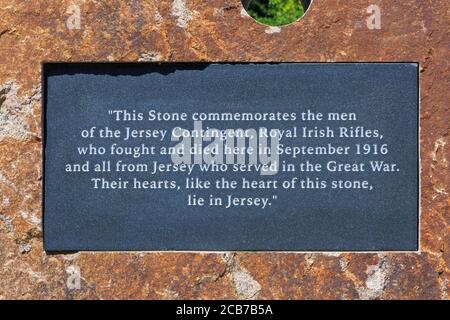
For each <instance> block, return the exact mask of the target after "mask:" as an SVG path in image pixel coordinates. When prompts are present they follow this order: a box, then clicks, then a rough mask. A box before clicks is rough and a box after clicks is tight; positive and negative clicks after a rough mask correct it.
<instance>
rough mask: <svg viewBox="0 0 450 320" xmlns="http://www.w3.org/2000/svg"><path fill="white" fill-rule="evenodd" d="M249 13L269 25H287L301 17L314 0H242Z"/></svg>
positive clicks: (258, 20)
mask: <svg viewBox="0 0 450 320" xmlns="http://www.w3.org/2000/svg"><path fill="white" fill-rule="evenodd" d="M241 2H242V5H243V6H244V8H245V10H246V11H247V13H248V14H249V15H250V16H251V17H252V18H253V19H255V20H256V21H257V22H259V23H262V24H265V25H268V26H285V25H287V24H290V23H292V22H295V21H297V20H298V19H300V18H301V17H302V16H303V15H304V14H305V12H306V10H308V8H309V7H310V5H311V2H312V0H241Z"/></svg>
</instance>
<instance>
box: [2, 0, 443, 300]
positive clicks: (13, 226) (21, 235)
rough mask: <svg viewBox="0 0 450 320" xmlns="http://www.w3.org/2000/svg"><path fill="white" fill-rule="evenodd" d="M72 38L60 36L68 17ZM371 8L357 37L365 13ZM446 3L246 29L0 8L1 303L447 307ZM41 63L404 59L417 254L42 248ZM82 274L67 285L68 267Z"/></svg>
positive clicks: (131, 13)
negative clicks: (329, 302) (417, 179)
mask: <svg viewBox="0 0 450 320" xmlns="http://www.w3.org/2000/svg"><path fill="white" fill-rule="evenodd" d="M72 4H76V5H78V6H79V8H80V13H81V26H80V27H81V28H80V29H73V30H69V29H68V28H67V24H66V22H67V19H68V18H69V16H70V11H68V8H69V6H70V5H72ZM371 4H376V5H378V6H379V7H380V8H381V29H380V30H369V29H368V28H367V24H366V19H367V17H368V15H369V14H368V13H367V7H368V6H369V5H371ZM449 21H450V4H449V2H448V0H434V1H423V0H404V1H390V0H348V1H338V0H315V1H313V4H312V7H311V8H310V9H309V11H308V12H307V14H306V15H305V16H304V17H303V18H302V19H300V20H299V21H297V22H295V23H292V24H290V25H288V26H285V27H281V28H277V27H275V28H274V27H267V26H264V25H261V24H258V23H256V22H255V21H254V20H253V19H252V18H250V17H249V16H248V15H247V14H246V13H245V11H244V10H243V8H242V6H241V4H240V0H210V1H201V0H174V1H156V0H147V1H140V0H129V1H124V0H122V1H119V0H110V1H106V0H103V1H102V0H99V1H88V0H70V1H65V0H63V1H61V0H58V1H56V0H35V1H19V0H0V299H85V298H92V299H109V298H111V299H113V298H116V299H118V298H123V299H208V298H222V299H234V298H239V299H448V297H449V296H448V294H449V262H450V248H449V243H450V233H449V222H450V212H449V211H450V210H449V208H450V196H449V193H450V174H449V172H450V167H449V161H450V106H449V79H450V70H449V69H450V68H449V63H450V36H449V31H450V24H449ZM46 61H64V62H71V61H73V62H79V61H91V62H95V61H102V62H108V61H109V62H117V61H121V62H123V61H130V62H136V61H317V62H333V61H417V62H419V63H420V68H421V69H420V103H421V105H420V158H421V175H420V176H421V212H420V250H419V252H407V253H400V252H397V253H396V252H391V253H386V252H380V253H281V252H252V253H250V252H237V253H234V252H225V253H195V252H193V253H181V252H179V253H177V252H132V253H127V252H116V253H108V252H97V253H95V252H81V253H67V254H64V253H61V254H47V253H45V252H44V251H43V245H42V204H41V200H42V174H43V173H42V151H41V150H42V136H41V99H42V93H41V64H42V62H46ZM73 266H76V267H78V268H79V270H80V272H81V283H80V289H70V288H69V287H68V286H67V281H68V277H69V273H68V272H67V269H68V268H70V267H73Z"/></svg>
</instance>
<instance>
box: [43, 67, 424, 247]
mask: <svg viewBox="0 0 450 320" xmlns="http://www.w3.org/2000/svg"><path fill="white" fill-rule="evenodd" d="M44 82H45V84H44V89H45V103H44V109H45V110H44V137H45V143H44V167H45V168H44V169H45V172H44V243H45V249H46V250H49V251H60V250H214V251H216V250H217V251H222V250H286V251H288V250H294V251H336V250H337V251H372V250H383V251H387V250H417V249H418V166H419V163H418V108H419V106H418V65H417V64H415V63H344V64H337V63H330V64H322V63H304V64H303V63H280V64H264V63H263V64H181V63H179V64H45V65H44ZM196 119H197V120H199V119H200V120H203V121H202V123H201V125H202V128H203V129H204V131H203V132H205V130H207V129H208V128H216V129H219V130H226V129H230V130H235V131H234V132H238V131H236V129H242V130H241V132H252V131H251V130H255V131H254V132H257V134H258V137H257V138H258V140H257V141H258V143H259V142H261V141H263V139H265V134H264V132H266V133H276V137H278V138H279V140H277V141H278V142H279V144H278V145H275V144H270V143H269V144H268V146H269V147H270V146H272V147H274V146H276V148H273V149H271V151H272V152H274V151H278V153H276V152H275V153H272V154H271V155H272V156H273V158H272V161H271V162H269V163H268V164H269V165H275V166H276V168H277V169H276V172H270V174H267V172H266V174H262V173H264V172H263V171H264V170H263V168H261V167H258V166H257V165H258V164H259V165H260V166H261V165H262V164H264V163H263V160H262V158H258V159H259V160H258V161H257V163H256V166H251V165H249V164H251V163H244V164H242V165H240V164H238V163H228V165H226V164H225V165H224V166H223V165H221V166H219V165H216V170H219V171H211V168H213V167H214V166H212V165H211V166H209V167H208V168H210V169H207V167H206V166H204V164H205V163H201V164H195V163H194V164H191V165H187V164H180V163H177V162H174V159H172V157H171V156H170V155H168V154H166V152H165V151H170V150H174V147H176V146H179V143H180V141H181V140H177V139H171V136H172V134H176V133H175V132H178V133H180V132H191V133H192V132H193V129H194V121H195V120H196ZM181 128H183V129H186V130H185V131H181ZM246 130H247V131H246ZM249 130H250V131H249ZM264 130H266V131H264ZM220 132H222V133H223V132H225V131H220ZM172 140H174V141H172ZM266 140H267V139H266ZM183 141H184V140H183ZM187 141H188V139H186V142H187ZM189 141H191V140H189ZM212 141H216V140H215V138H211V139H210V140H209V141H207V140H200V142H199V144H197V145H198V146H200V147H201V148H204V149H202V150H203V151H204V150H206V149H207V148H206V147H207V146H210V144H211V142H212ZM221 141H222V144H220V143H219V142H218V141H216V142H217V146H219V147H221V148H222V147H223V148H225V146H226V143H225V142H226V141H225V140H221ZM270 141H271V140H270V139H269V142H270ZM247 142H248V141H247ZM192 143H193V144H192V145H193V146H194V145H196V144H195V140H192ZM236 145H237V144H236ZM229 146H231V145H229ZM250 146H251V144H250V142H248V143H245V144H244V148H248V147H250ZM255 146H256V150H263V149H259V147H261V145H259V144H256V145H255ZM127 150H128V151H129V152H130V154H127ZM164 150H165V151H164ZM221 150H226V149H221ZM228 150H230V149H228ZM250 153H251V152H250ZM275 154H277V157H275ZM192 159H193V157H192ZM205 159H206V158H205ZM236 159H237V158H236ZM234 160H235V159H234V158H233V161H234ZM236 161H237V160H236ZM217 163H220V162H218V161H216V164H217ZM188 164H189V163H188ZM266 164H267V162H266ZM155 166H156V168H157V169H158V170H157V171H154V170H155ZM225 168H226V169H225ZM265 169H267V167H265ZM220 170H222V171H220Z"/></svg>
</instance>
